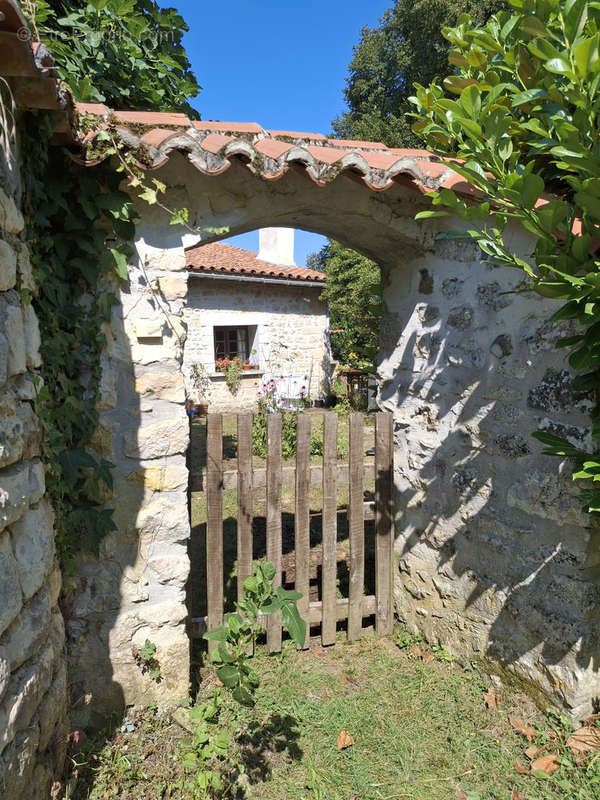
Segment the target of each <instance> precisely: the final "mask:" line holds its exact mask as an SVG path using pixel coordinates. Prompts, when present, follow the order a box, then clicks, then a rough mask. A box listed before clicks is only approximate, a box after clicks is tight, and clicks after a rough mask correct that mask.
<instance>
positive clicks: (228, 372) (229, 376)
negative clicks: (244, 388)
mask: <svg viewBox="0 0 600 800" xmlns="http://www.w3.org/2000/svg"><path fill="white" fill-rule="evenodd" d="M241 371H242V362H241V359H239V358H231V359H228V360H227V366H226V367H225V383H226V384H227V388H228V389H229V391H230V392H231V394H235V393H236V392H237V390H238V389H239V386H240V374H241Z"/></svg>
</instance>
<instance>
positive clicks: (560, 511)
mask: <svg viewBox="0 0 600 800" xmlns="http://www.w3.org/2000/svg"><path fill="white" fill-rule="evenodd" d="M569 488H570V487H569ZM569 488H567V485H566V482H565V481H564V480H561V478H560V477H559V476H558V475H556V474H549V473H542V472H539V471H537V470H536V471H534V472H532V473H529V474H525V475H524V476H523V478H521V479H520V480H518V481H517V482H516V483H513V484H512V486H511V487H510V488H509V490H508V492H507V495H506V502H507V505H508V506H509V507H510V508H517V509H519V510H520V511H524V512H525V513H527V514H531V515H533V516H534V517H541V518H542V519H549V520H553V521H555V522H557V523H558V524H560V525H566V524H568V523H571V524H575V525H579V526H581V527H591V526H592V520H591V518H590V517H586V516H584V514H583V513H582V511H581V504H580V501H579V499H578V497H577V487H574V490H573V489H571V491H569ZM571 492H572V493H571Z"/></svg>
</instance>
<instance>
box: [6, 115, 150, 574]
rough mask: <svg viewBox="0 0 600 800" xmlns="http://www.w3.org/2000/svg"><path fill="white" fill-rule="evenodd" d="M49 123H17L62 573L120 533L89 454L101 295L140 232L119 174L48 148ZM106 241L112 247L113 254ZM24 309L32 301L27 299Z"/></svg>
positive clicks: (100, 472) (109, 301) (106, 469)
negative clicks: (103, 281)
mask: <svg viewBox="0 0 600 800" xmlns="http://www.w3.org/2000/svg"><path fill="white" fill-rule="evenodd" d="M53 124H54V123H53V120H52V117H51V115H49V114H36V113H28V114H26V115H24V117H23V119H22V120H21V130H20V139H21V147H22V154H23V182H24V189H25V193H24V208H25V214H26V225H27V228H26V230H27V237H28V243H29V246H30V251H31V258H32V263H33V268H34V275H35V279H36V283H37V294H36V296H35V297H33V298H32V302H33V304H34V307H35V311H36V314H37V316H38V319H39V322H40V331H41V339H42V344H41V355H42V360H43V366H42V369H41V373H42V382H40V384H39V386H38V390H37V399H36V411H37V413H38V415H39V417H40V419H41V422H42V425H43V429H44V438H43V443H42V457H43V460H44V462H45V463H46V464H47V474H46V483H47V487H48V492H49V494H50V497H51V499H52V503H53V506H54V510H55V512H56V523H55V524H56V533H57V535H56V542H57V549H58V553H59V557H60V558H61V561H62V563H63V565H66V566H68V564H69V562H70V561H71V560H72V559H73V558H74V556H75V555H76V553H77V552H78V551H79V550H81V549H89V550H92V551H97V547H98V543H99V541H100V539H101V538H102V536H103V535H104V534H105V533H106V532H108V531H110V530H112V529H113V528H114V523H113V521H112V518H111V513H112V512H111V510H110V509H107V508H103V507H102V504H103V501H104V499H105V497H106V491H107V490H109V489H110V488H111V487H112V478H111V473H110V467H111V464H110V462H108V461H107V460H106V459H104V458H102V457H98V456H97V455H94V454H93V450H92V448H91V444H92V438H93V435H94V431H95V429H96V427H97V423H98V411H97V408H96V402H97V399H98V388H99V382H100V375H101V369H100V355H101V352H102V349H103V348H104V346H105V337H104V335H103V333H102V323H103V322H107V321H108V320H109V319H110V313H111V307H112V305H114V304H115V303H116V302H117V299H116V297H115V296H114V294H112V293H111V292H108V291H102V292H99V291H97V286H98V281H99V279H100V278H101V277H102V276H103V275H104V276H107V275H109V274H111V273H113V274H115V273H116V275H117V276H118V278H120V279H125V278H126V277H127V268H126V265H127V247H126V245H124V244H118V242H119V241H120V240H125V241H127V240H130V239H131V238H132V236H133V231H134V225H133V219H132V208H131V203H130V200H129V197H128V195H127V194H125V193H124V192H122V191H120V190H119V188H118V184H119V181H120V177H119V176H118V175H115V173H114V171H113V170H110V169H108V168H100V169H96V170H94V171H93V172H92V171H87V170H86V171H82V170H81V169H77V168H76V167H75V165H74V164H72V163H69V161H68V158H67V157H66V156H65V155H64V154H63V153H62V152H61V151H60V150H57V149H56V148H50V147H49V139H50V135H51V132H52V127H53ZM107 235H108V236H110V237H112V238H113V240H114V241H113V242H112V246H111V247H107V245H106V239H107ZM24 299H25V300H28V299H29V298H24Z"/></svg>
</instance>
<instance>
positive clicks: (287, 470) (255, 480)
mask: <svg viewBox="0 0 600 800" xmlns="http://www.w3.org/2000/svg"><path fill="white" fill-rule="evenodd" d="M363 469H364V473H365V481H369V480H370V481H373V480H374V479H375V463H374V462H373V461H365V462H364V463H363ZM237 472H238V471H237V469H226V470H225V471H224V472H223V488H224V489H235V488H237ZM336 481H337V483H348V464H337V466H336ZM322 482H323V467H322V466H321V464H311V467H310V483H311V486H320V485H321V484H322ZM266 485H267V470H266V469H265V468H264V467H258V469H255V470H254V471H253V474H252V486H253V487H254V488H255V489H261V488H264V487H265V486H266ZM281 485H282V486H295V485H296V467H295V466H293V465H292V466H285V467H282V482H281ZM205 487H206V470H202V472H192V474H191V475H190V491H191V492H203V491H205Z"/></svg>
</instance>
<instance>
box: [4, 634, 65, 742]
mask: <svg viewBox="0 0 600 800" xmlns="http://www.w3.org/2000/svg"><path fill="white" fill-rule="evenodd" d="M53 667H54V650H53V648H52V646H51V645H48V646H46V647H45V648H44V649H43V650H42V651H41V653H40V654H39V655H38V657H37V658H36V659H35V660H34V661H30V662H28V663H27V664H25V666H23V667H21V669H19V670H17V672H15V673H14V675H13V676H12V678H11V679H10V681H9V684H8V689H7V691H6V695H5V697H4V700H3V701H2V703H0V751H1V750H2V749H4V748H5V747H6V745H7V744H9V743H10V742H11V741H12V740H13V739H14V737H15V734H17V733H19V732H20V731H23V730H25V728H27V726H28V725H29V723H30V721H31V718H32V717H33V715H34V714H35V712H36V710H37V708H38V706H39V704H40V701H41V699H42V697H43V696H44V695H45V694H46V692H47V691H48V689H49V687H50V683H51V680H52V673H53Z"/></svg>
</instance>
